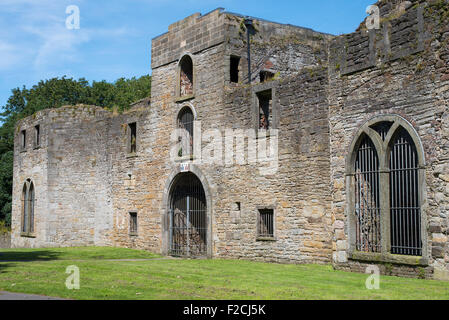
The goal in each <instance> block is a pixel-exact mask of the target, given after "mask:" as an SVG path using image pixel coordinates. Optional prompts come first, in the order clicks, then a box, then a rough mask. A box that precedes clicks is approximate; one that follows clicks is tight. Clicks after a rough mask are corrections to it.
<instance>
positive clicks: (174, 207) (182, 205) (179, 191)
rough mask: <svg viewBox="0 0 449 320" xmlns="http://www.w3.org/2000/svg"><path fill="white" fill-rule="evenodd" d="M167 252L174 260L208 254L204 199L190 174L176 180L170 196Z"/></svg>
mask: <svg viewBox="0 0 449 320" xmlns="http://www.w3.org/2000/svg"><path fill="white" fill-rule="evenodd" d="M170 199H171V200H170V252H171V254H172V255H174V256H204V255H206V254H207V210H206V207H207V205H206V195H205V192H204V189H203V185H202V183H201V181H200V180H199V179H198V177H197V176H195V175H194V174H193V173H183V174H181V175H180V176H178V177H177V178H176V182H175V184H174V186H173V187H172V190H171V193H170Z"/></svg>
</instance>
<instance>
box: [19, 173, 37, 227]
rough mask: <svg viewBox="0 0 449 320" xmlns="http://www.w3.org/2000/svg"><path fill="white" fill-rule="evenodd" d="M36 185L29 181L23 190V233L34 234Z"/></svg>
mask: <svg viewBox="0 0 449 320" xmlns="http://www.w3.org/2000/svg"><path fill="white" fill-rule="evenodd" d="M34 205H35V192H34V184H33V183H32V182H31V181H30V180H27V181H26V182H25V184H24V185H23V189H22V233H24V234H30V233H33V232H34Z"/></svg>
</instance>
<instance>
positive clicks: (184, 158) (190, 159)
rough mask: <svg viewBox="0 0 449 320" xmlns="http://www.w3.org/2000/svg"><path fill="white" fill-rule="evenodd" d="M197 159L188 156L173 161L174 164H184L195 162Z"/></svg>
mask: <svg viewBox="0 0 449 320" xmlns="http://www.w3.org/2000/svg"><path fill="white" fill-rule="evenodd" d="M196 159H197V158H196V157H195V156H188V157H177V158H176V159H175V162H186V161H195V160H196Z"/></svg>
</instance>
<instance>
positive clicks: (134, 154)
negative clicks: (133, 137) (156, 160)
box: [126, 152, 139, 159]
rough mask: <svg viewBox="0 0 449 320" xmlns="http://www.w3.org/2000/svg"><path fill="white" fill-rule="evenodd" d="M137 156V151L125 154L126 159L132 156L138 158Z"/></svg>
mask: <svg viewBox="0 0 449 320" xmlns="http://www.w3.org/2000/svg"><path fill="white" fill-rule="evenodd" d="M138 157H139V156H138V155H137V153H134V152H133V153H128V154H127V155H126V159H133V158H138Z"/></svg>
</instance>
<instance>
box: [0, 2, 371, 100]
mask: <svg viewBox="0 0 449 320" xmlns="http://www.w3.org/2000/svg"><path fill="white" fill-rule="evenodd" d="M374 2H375V1H374V0H339V1H338V0H320V1H311V0H287V1H284V0H278V1H272V0H270V1H268V0H221V1H216V0H126V1H125V0H0V106H3V105H5V104H6V101H7V99H8V97H9V96H10V93H11V89H13V88H16V87H22V86H23V85H26V86H27V87H31V86H32V85H33V84H36V83H37V82H38V81H39V80H44V79H49V78H52V77H62V76H64V75H66V76H68V77H73V78H75V79H78V78H81V77H84V78H86V79H87V80H89V81H92V80H97V81H100V80H107V81H114V80H116V79H118V78H120V77H127V78H130V77H133V76H136V77H139V76H141V75H144V74H149V73H151V70H150V50H151V39H152V38H154V37H156V36H158V35H159V34H162V33H164V32H166V31H167V29H168V25H169V24H171V23H173V22H175V21H177V20H180V19H183V18H184V17H187V16H189V15H191V14H193V13H195V12H200V13H203V14H205V13H208V12H209V11H212V10H214V9H216V8H219V7H222V8H225V9H226V11H230V12H236V13H241V14H244V15H251V16H254V17H259V18H264V19H267V20H272V21H276V22H282V23H290V24H294V25H298V26H303V27H308V28H312V29H314V30H316V31H321V32H327V33H331V34H343V33H349V32H352V31H354V30H355V29H356V28H357V26H358V25H359V23H360V22H361V21H362V20H363V19H364V18H365V17H366V13H365V9H366V7H367V6H368V5H370V4H373V3H374ZM69 5H76V6H78V7H79V9H80V17H81V23H80V29H78V30H69V29H67V28H66V23H65V22H66V18H67V17H68V14H66V8H67V6H69Z"/></svg>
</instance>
